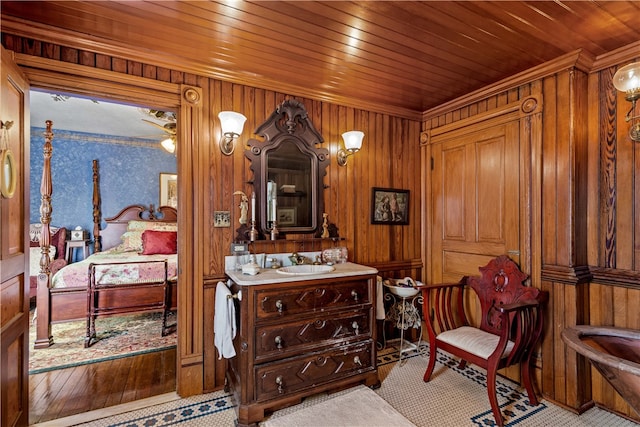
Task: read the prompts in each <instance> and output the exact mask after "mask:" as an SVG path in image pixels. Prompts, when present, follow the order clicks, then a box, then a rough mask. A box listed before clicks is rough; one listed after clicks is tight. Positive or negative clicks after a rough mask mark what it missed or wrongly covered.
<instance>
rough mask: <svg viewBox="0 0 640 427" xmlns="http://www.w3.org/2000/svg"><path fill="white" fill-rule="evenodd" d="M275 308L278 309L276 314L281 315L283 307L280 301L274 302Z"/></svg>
mask: <svg viewBox="0 0 640 427" xmlns="http://www.w3.org/2000/svg"><path fill="white" fill-rule="evenodd" d="M276 308H277V309H278V313H282V310H283V309H284V306H283V305H282V301H281V300H277V301H276Z"/></svg>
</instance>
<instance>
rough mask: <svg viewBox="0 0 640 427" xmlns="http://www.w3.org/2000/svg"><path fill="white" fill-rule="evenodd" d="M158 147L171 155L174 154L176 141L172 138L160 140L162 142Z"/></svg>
mask: <svg viewBox="0 0 640 427" xmlns="http://www.w3.org/2000/svg"><path fill="white" fill-rule="evenodd" d="M160 145H162V148H164V149H165V150H167V151H168V152H169V153H171V154H173V153H175V152H176V139H175V137H173V136H171V137H169V138H167V139H164V140H162V142H160Z"/></svg>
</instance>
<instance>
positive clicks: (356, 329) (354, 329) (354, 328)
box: [351, 320, 360, 335]
mask: <svg viewBox="0 0 640 427" xmlns="http://www.w3.org/2000/svg"><path fill="white" fill-rule="evenodd" d="M351 327H352V328H353V332H354V333H355V334H356V335H358V334H359V333H360V326H358V322H356V321H355V320H354V321H353V323H352V324H351Z"/></svg>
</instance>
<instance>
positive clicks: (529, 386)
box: [520, 357, 540, 406]
mask: <svg viewBox="0 0 640 427" xmlns="http://www.w3.org/2000/svg"><path fill="white" fill-rule="evenodd" d="M520 363H521V364H520V372H521V373H522V382H523V383H524V388H525V389H526V390H527V395H528V396H529V403H530V404H532V405H533V406H538V404H539V403H540V402H538V396H536V391H535V390H534V388H533V381H532V378H533V366H531V361H530V360H529V358H528V357H527V359H526V360H524V361H522V362H520Z"/></svg>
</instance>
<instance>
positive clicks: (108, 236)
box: [99, 205, 178, 250]
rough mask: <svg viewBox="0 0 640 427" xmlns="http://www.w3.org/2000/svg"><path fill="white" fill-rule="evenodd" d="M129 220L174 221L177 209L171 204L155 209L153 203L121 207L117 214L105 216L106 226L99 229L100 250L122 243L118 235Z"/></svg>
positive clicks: (120, 234)
mask: <svg viewBox="0 0 640 427" xmlns="http://www.w3.org/2000/svg"><path fill="white" fill-rule="evenodd" d="M129 221H150V222H151V221H152V222H168V223H175V222H177V221H178V211H177V210H176V209H175V208H172V207H171V206H160V207H159V208H158V209H157V210H156V209H155V208H154V206H153V205H150V206H149V207H146V206H143V205H131V206H127V207H125V208H124V209H122V210H121V211H120V212H119V213H118V214H117V215H115V216H113V217H111V218H105V222H106V223H107V226H106V227H105V229H104V230H101V231H100V235H99V238H100V242H101V245H100V247H101V250H107V249H111V248H113V247H115V246H118V245H119V244H120V243H122V240H120V237H121V236H122V235H123V234H124V233H125V232H126V231H127V225H128V224H129Z"/></svg>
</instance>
